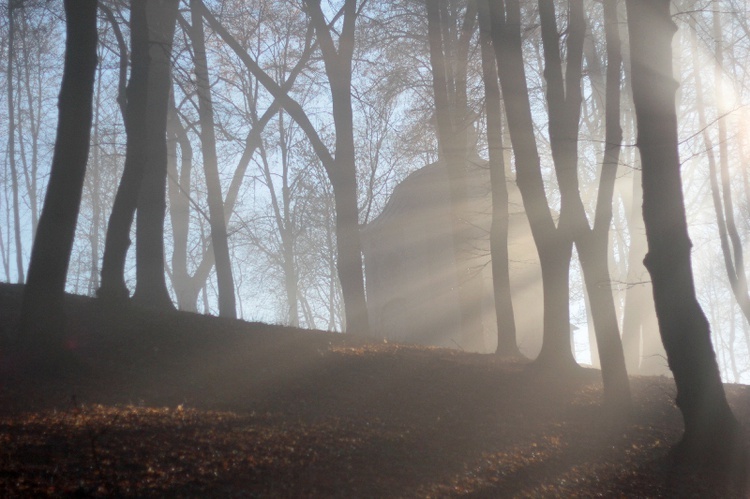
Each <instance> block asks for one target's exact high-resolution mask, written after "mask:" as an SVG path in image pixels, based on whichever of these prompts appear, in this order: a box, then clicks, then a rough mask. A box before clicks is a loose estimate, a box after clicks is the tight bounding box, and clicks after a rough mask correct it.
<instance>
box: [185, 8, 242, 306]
mask: <svg viewBox="0 0 750 499" xmlns="http://www.w3.org/2000/svg"><path fill="white" fill-rule="evenodd" d="M190 12H191V16H192V17H191V19H192V29H191V30H190V39H191V41H192V43H193V51H194V62H195V79H196V88H197V92H198V115H199V117H200V124H201V150H202V152H203V169H204V171H205V173H206V189H207V196H208V215H209V218H210V222H211V242H212V243H213V250H214V260H215V262H216V281H217V284H218V288H219V315H220V316H222V317H230V318H236V317H237V307H236V305H235V298H234V279H233V277H232V262H231V261H230V259H229V243H228V240H227V226H226V221H225V219H224V200H223V196H222V193H221V179H220V178H219V168H218V160H217V159H216V136H215V132H214V110H213V102H212V100H211V87H210V83H209V80H208V61H207V59H206V40H205V35H204V33H203V16H202V15H201V9H200V6H199V5H197V2H196V0H191V2H190Z"/></svg>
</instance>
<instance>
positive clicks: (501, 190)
mask: <svg viewBox="0 0 750 499" xmlns="http://www.w3.org/2000/svg"><path fill="white" fill-rule="evenodd" d="M478 8H479V34H480V43H481V48H482V76H483V80H484V92H485V107H486V113H487V142H488V146H489V147H488V149H489V159H490V183H491V184H492V225H491V228H490V253H491V261H492V284H493V290H494V296H495V314H496V316H497V353H498V354H499V355H506V356H519V355H520V354H521V353H520V351H519V349H518V344H517V343H516V323H515V319H514V317H513V302H512V299H511V291H510V269H509V261H508V260H509V256H508V217H509V215H508V186H507V185H506V182H507V179H506V177H505V158H504V153H503V130H502V126H503V121H502V115H501V112H502V111H501V109H500V106H501V98H500V87H499V84H498V75H497V64H496V61H495V52H494V51H493V48H492V33H491V29H492V28H491V25H490V6H489V3H488V0H479V2H478Z"/></svg>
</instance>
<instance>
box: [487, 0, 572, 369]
mask: <svg viewBox="0 0 750 499" xmlns="http://www.w3.org/2000/svg"><path fill="white" fill-rule="evenodd" d="M502 7H503V6H502V5H500V4H498V3H495V2H492V3H491V20H492V41H493V44H494V47H495V54H496V58H497V62H498V68H499V73H500V86H501V88H502V91H503V97H504V102H505V111H506V114H507V117H508V130H509V132H510V140H511V144H512V146H513V152H514V154H515V157H516V178H517V183H518V189H519V190H520V191H521V197H522V199H523V205H524V209H525V210H526V215H527V217H528V219H529V226H530V227H531V233H532V236H533V237H534V243H535V244H536V247H537V251H538V253H539V261H540V263H541V269H542V282H543V288H544V291H543V295H544V332H543V342H542V350H541V352H540V354H539V357H538V358H537V360H536V362H535V365H537V366H539V367H543V368H545V369H546V368H549V369H552V370H555V369H559V368H562V369H572V368H575V367H576V366H577V364H576V361H575V358H574V357H573V352H572V350H571V344H570V343H571V342H570V334H571V332H570V310H569V298H570V290H569V284H568V276H569V272H570V256H571V253H572V239H571V236H570V232H569V231H564V230H563V231H560V230H559V229H557V228H556V227H555V222H554V220H553V218H552V213H551V212H550V209H549V206H548V205H547V196H546V194H545V191H544V180H543V178H542V170H541V163H540V159H539V153H538V151H537V146H536V137H535V131H534V123H533V119H532V116H531V104H530V101H529V92H528V88H527V86H526V71H525V68H524V62H523V53H522V42H521V10H520V5H519V2H518V0H509V1H507V2H506V4H505V9H503V8H502Z"/></svg>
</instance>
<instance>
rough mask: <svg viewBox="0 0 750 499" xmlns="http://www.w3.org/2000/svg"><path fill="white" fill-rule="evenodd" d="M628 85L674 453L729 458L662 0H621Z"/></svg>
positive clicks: (730, 422) (730, 426)
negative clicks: (678, 426)
mask: <svg viewBox="0 0 750 499" xmlns="http://www.w3.org/2000/svg"><path fill="white" fill-rule="evenodd" d="M626 5H627V12H628V32H629V35H630V47H631V64H632V70H631V71H632V81H633V83H632V89H633V102H634V105H635V113H636V118H637V122H638V149H639V150H640V154H641V162H642V165H643V219H644V222H645V225H646V239H647V241H648V253H647V255H646V258H645V260H644V265H645V266H646V268H647V269H648V271H649V274H650V275H651V280H652V283H653V292H654V305H655V308H656V316H657V319H658V322H659V330H660V333H661V338H662V342H663V343H664V348H665V350H666V352H667V359H668V362H669V367H670V369H671V370H672V373H673V374H674V379H675V384H676V385H677V400H676V403H677V407H679V409H680V411H681V412H682V416H683V420H684V423H685V432H684V434H683V436H682V440H681V442H680V443H679V445H678V446H677V447H676V448H675V449H674V455H675V457H676V458H678V459H687V460H695V461H702V462H712V461H713V462H721V463H723V464H730V463H731V459H732V458H733V457H737V455H736V454H735V452H736V451H737V448H738V447H741V444H740V442H739V439H740V438H741V437H740V435H739V425H738V423H737V420H736V419H735V418H734V415H733V414H732V411H731V409H730V408H729V405H728V404H727V400H726V396H725V394H724V387H723V386H722V383H721V378H720V375H719V369H718V365H717V363H716V356H715V354H714V350H713V346H712V344H711V336H710V329H709V324H708V321H707V319H706V316H705V315H704V314H703V310H702V309H701V306H700V304H699V303H698V301H697V299H696V295H695V286H694V283H693V274H692V269H691V258H690V251H691V247H692V243H691V241H690V237H689V236H688V230H687V221H686V216H685V204H684V198H683V193H682V179H681V176H680V158H679V153H678V149H677V146H678V137H677V116H676V111H675V104H674V102H675V92H676V89H677V84H676V82H675V80H674V78H673V76H672V47H671V41H672V36H673V35H674V32H675V30H676V27H675V25H674V23H673V22H672V19H671V17H670V10H669V8H670V2H669V0H627V2H626Z"/></svg>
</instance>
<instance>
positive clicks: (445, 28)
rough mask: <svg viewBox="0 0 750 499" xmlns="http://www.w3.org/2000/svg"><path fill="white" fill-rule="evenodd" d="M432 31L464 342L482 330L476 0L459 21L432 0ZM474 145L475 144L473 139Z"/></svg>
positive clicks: (443, 3) (434, 85)
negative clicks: (476, 246) (470, 66)
mask: <svg viewBox="0 0 750 499" xmlns="http://www.w3.org/2000/svg"><path fill="white" fill-rule="evenodd" d="M425 5H426V8H427V32H428V42H429V50H430V63H431V64H430V69H431V72H432V88H433V94H434V100H435V122H436V128H437V130H436V132H437V143H438V151H439V154H438V157H439V159H440V161H441V162H442V163H443V164H444V165H445V168H446V170H447V173H448V187H449V191H450V208H451V209H450V213H451V233H452V237H453V253H454V259H455V275H456V277H455V279H456V285H457V287H458V289H457V294H458V300H459V303H458V305H459V311H460V316H461V332H460V334H461V337H462V338H464V341H468V340H469V338H474V337H477V336H478V335H481V332H482V331H481V328H482V323H481V313H480V309H481V306H480V304H481V293H480V292H479V290H478V289H476V285H475V283H476V282H478V281H477V279H472V277H473V273H472V269H471V268H470V266H469V260H470V255H471V244H472V242H471V240H470V236H469V235H468V232H469V229H470V226H469V224H468V222H467V218H468V217H467V209H468V192H467V185H466V184H467V181H466V171H467V166H468V165H467V162H468V157H469V156H468V147H469V143H468V132H469V128H470V127H473V119H472V118H471V114H472V113H470V112H469V109H468V106H467V96H466V93H467V89H466V79H467V77H466V72H467V61H468V52H469V46H470V41H471V38H472V36H473V34H474V27H475V25H476V18H477V5H476V2H474V1H469V2H468V3H467V6H466V10H465V12H464V15H463V19H462V20H461V22H460V26H459V27H457V26H456V21H455V17H456V15H455V13H454V12H451V9H449V6H448V3H447V2H446V1H444V0H441V1H438V0H427V1H426V2H425ZM471 145H472V146H473V145H474V144H471Z"/></svg>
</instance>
